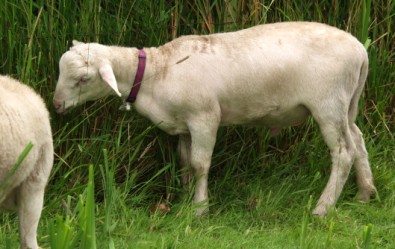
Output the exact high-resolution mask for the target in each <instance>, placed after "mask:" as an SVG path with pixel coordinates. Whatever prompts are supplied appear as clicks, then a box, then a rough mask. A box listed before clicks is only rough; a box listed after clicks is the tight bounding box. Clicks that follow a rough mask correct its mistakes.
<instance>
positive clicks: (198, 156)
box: [190, 117, 219, 215]
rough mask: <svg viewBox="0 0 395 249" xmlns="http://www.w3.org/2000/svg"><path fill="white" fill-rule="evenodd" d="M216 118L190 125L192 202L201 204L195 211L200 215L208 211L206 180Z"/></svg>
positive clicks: (215, 131)
mask: <svg viewBox="0 0 395 249" xmlns="http://www.w3.org/2000/svg"><path fill="white" fill-rule="evenodd" d="M218 120H219V119H218V118H217V117H212V118H211V119H210V118H209V119H206V120H199V122H195V123H192V124H191V125H190V133H191V140H192V141H191V157H190V162H191V167H192V168H193V170H194V175H195V178H196V186H195V196H194V203H196V204H199V205H202V206H200V207H199V208H198V209H197V210H196V211H195V214H196V215H201V214H203V213H205V212H207V211H208V190H207V180H208V172H209V169H210V164H211V156H212V154H213V150H214V146H215V142H216V135H217V129H218Z"/></svg>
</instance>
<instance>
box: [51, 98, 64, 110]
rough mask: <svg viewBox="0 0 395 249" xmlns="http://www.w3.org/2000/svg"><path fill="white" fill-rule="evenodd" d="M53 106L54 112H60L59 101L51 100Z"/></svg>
mask: <svg viewBox="0 0 395 249" xmlns="http://www.w3.org/2000/svg"><path fill="white" fill-rule="evenodd" d="M53 106H54V107H55V110H56V112H57V113H61V112H62V102H60V101H59V100H56V99H55V98H54V99H53Z"/></svg>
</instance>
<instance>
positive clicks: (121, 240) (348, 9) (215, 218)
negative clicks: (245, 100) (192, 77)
mask: <svg viewBox="0 0 395 249" xmlns="http://www.w3.org/2000/svg"><path fill="white" fill-rule="evenodd" d="M0 5H1V8H0V43H1V47H0V73H1V74H9V75H12V76H14V77H15V78H17V79H20V80H21V81H23V82H25V83H26V84H29V85H31V86H33V87H34V88H35V89H36V90H37V92H39V93H40V94H41V95H42V96H43V98H44V99H45V101H46V102H47V105H48V107H49V110H50V112H51V117H52V119H51V123H52V128H53V133H54V143H55V144H54V145H55V153H56V155H55V162H54V169H53V172H52V175H51V179H50V182H49V185H48V188H47V192H46V199H45V209H44V210H43V214H42V219H41V221H40V226H39V231H38V233H39V237H38V239H39V244H40V245H41V246H43V247H44V248H393V247H394V246H395V223H394V221H395V141H394V135H395V133H394V128H395V127H394V126H395V123H394V118H395V115H394V112H395V111H394V110H395V109H394V108H395V98H394V95H395V63H394V60H395V33H394V27H395V2H394V1H389V0H383V1H370V0H357V1H290V0H276V1H264V3H263V4H262V1H256V0H253V1H235V0H230V1H206V0H194V1H185V0H175V1H165V0H161V1H124V0H123V1H104V0H101V1H100V0H93V1H63V0H62V1H53V0H38V1H34V2H33V1H26V0H21V1H8V0H0ZM287 20H306V21H319V22H325V23H328V24H331V25H334V26H337V27H339V28H342V29H345V30H347V31H349V32H351V33H352V34H354V35H355V36H357V37H358V38H359V39H360V40H361V42H362V43H364V44H365V45H366V47H367V49H368V53H369V59H370V71H369V78H368V82H367V84H366V88H365V91H364V94H363V98H362V99H361V102H360V115H359V116H358V119H357V123H358V125H359V126H360V128H361V130H362V131H363V133H364V137H365V141H366V144H367V149H368V152H369V157H370V162H371V167H372V171H373V174H374V178H375V184H376V187H377V189H378V194H379V195H378V196H377V197H376V198H374V199H373V200H372V201H371V202H370V203H369V204H361V203H358V201H357V200H356V198H355V196H356V193H357V186H356V183H355V177H354V173H353V172H352V174H351V176H350V178H349V180H348V182H347V184H346V186H345V189H344V191H343V194H342V195H341V197H340V199H339V201H338V204H337V205H336V209H335V210H333V211H332V212H331V213H330V214H329V215H328V217H326V218H316V217H313V216H312V215H311V209H312V207H314V205H315V203H316V201H317V199H318V197H319V195H320V194H321V191H322V190H323V188H324V186H325V184H326V182H327V180H328V176H329V172H330V167H329V161H330V156H329V152H328V149H327V148H326V146H325V145H324V142H323V140H322V138H321V136H320V133H319V131H318V127H317V125H316V124H315V123H314V122H313V121H312V120H309V121H308V122H306V123H305V124H304V125H303V126H301V127H297V128H288V129H285V130H283V131H282V133H281V134H280V135H279V136H278V137H275V138H270V136H269V135H268V133H267V130H266V129H265V128H244V127H229V128H221V129H220V130H219V132H218V141H217V145H216V147H215V153H214V157H213V163H212V168H211V171H210V179H209V196H210V201H211V206H210V212H209V214H208V215H206V216H204V217H201V218H196V217H194V216H193V209H194V208H195V207H194V206H192V205H191V199H192V195H191V194H190V193H188V192H187V191H185V190H184V188H183V187H182V186H181V184H180V169H179V168H178V167H177V156H176V144H177V141H176V138H174V137H171V136H168V135H166V134H164V133H163V132H161V131H160V130H158V129H157V128H155V127H154V126H153V125H152V124H151V123H150V122H149V121H147V120H145V119H143V118H141V117H140V116H139V115H138V114H137V113H135V112H132V113H123V112H120V111H118V106H119V105H120V103H121V102H120V101H119V100H117V99H115V98H107V99H104V100H100V101H96V102H94V103H89V104H87V105H85V106H82V107H79V108H76V109H75V110H73V111H72V112H70V113H69V114H67V115H65V116H58V115H56V113H55V112H54V109H53V108H52V106H51V101H52V96H53V91H54V88H55V85H56V79H57V77H58V60H59V58H60V56H61V54H62V53H64V52H65V51H66V50H67V49H68V47H69V46H71V41H72V39H77V40H83V41H91V42H93V41H94V42H101V43H104V44H119V45H125V46H135V47H142V46H158V45H160V44H163V43H165V42H166V41H169V40H171V39H173V38H175V37H178V36H180V35H185V34H206V33H213V32H222V31H230V30H238V29H241V28H246V27H250V26H253V25H256V24H259V23H265V22H276V21H287ZM0 153H1V152H0ZM191 188H193V185H191ZM161 202H163V203H165V204H166V205H167V206H168V207H170V211H169V212H160V211H158V212H152V210H151V209H152V207H153V205H155V204H157V203H161ZM0 224H1V226H0V249H3V248H7V249H8V248H17V247H18V246H19V238H18V221H17V218H16V215H15V214H14V213H8V212H3V213H1V214H0Z"/></svg>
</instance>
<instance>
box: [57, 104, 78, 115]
mask: <svg viewBox="0 0 395 249" xmlns="http://www.w3.org/2000/svg"><path fill="white" fill-rule="evenodd" d="M73 107H74V106H68V107H65V106H60V107H57V108H56V107H55V111H56V113H57V114H66V113H68V112H69V111H70V110H71V109H73Z"/></svg>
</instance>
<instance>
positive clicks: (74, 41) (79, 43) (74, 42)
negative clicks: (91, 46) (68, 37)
mask: <svg viewBox="0 0 395 249" xmlns="http://www.w3.org/2000/svg"><path fill="white" fill-rule="evenodd" d="M81 44H84V43H83V42H80V41H77V40H73V46H77V45H81Z"/></svg>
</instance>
